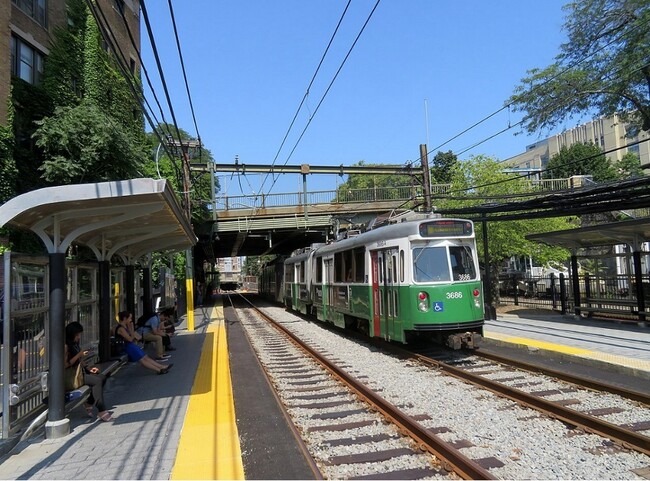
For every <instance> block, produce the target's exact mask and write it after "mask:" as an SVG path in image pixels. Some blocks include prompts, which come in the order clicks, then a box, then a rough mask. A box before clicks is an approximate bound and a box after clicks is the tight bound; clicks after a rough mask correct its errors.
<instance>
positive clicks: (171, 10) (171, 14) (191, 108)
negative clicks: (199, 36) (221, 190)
mask: <svg viewBox="0 0 650 481" xmlns="http://www.w3.org/2000/svg"><path fill="white" fill-rule="evenodd" d="M167 3H168V4H169V14H170V16H171V19H172V25H173V27H174V37H175V38H176V47H177V48H178V58H179V59H180V61H181V69H182V71H183V80H184V81H185V90H186V91H187V98H188V100H189V102H190V111H191V112H192V120H193V121H194V128H195V129H196V138H197V140H198V141H199V144H200V143H201V134H200V133H199V126H198V125H197V123H196V115H194V104H193V103H192V95H191V94H190V85H189V83H188V82H187V74H186V72H185V61H184V60H183V52H182V50H181V42H180V40H179V38H178V30H177V29H176V18H175V17H174V8H173V6H172V0H167ZM179 140H180V139H179ZM199 155H201V151H200V150H199Z"/></svg>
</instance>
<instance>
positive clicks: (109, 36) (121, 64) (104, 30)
mask: <svg viewBox="0 0 650 481" xmlns="http://www.w3.org/2000/svg"><path fill="white" fill-rule="evenodd" d="M86 4H87V6H88V8H89V10H90V12H91V14H92V15H93V18H94V19H95V22H96V23H97V27H98V28H99V31H100V34H101V35H102V37H103V38H104V40H105V41H106V43H107V44H108V46H109V48H110V49H111V50H112V51H113V52H114V53H115V54H116V56H115V61H116V64H117V66H118V68H119V69H120V71H121V72H122V75H123V76H124V78H125V80H126V82H127V85H128V87H129V89H130V90H131V93H132V94H133V96H134V98H135V100H136V102H137V103H138V105H139V106H140V109H141V111H142V113H143V115H144V116H145V118H146V119H147V121H148V122H149V125H150V126H151V127H152V129H153V130H154V133H155V135H156V136H157V137H158V139H159V140H160V142H161V144H162V145H163V147H164V148H165V152H166V153H167V155H168V156H169V157H170V159H173V156H172V155H171V153H170V152H169V150H168V147H167V145H166V143H165V142H164V141H163V139H162V138H161V137H160V134H159V132H158V131H157V130H156V124H155V123H154V121H153V120H152V118H151V117H152V115H153V116H154V118H155V115H154V114H153V111H152V112H151V114H150V113H149V112H148V111H147V109H146V108H145V106H144V103H146V105H148V106H149V107H150V105H149V104H148V102H146V98H145V97H144V94H143V93H142V91H141V89H140V88H139V86H138V83H137V82H136V81H135V79H134V76H133V75H132V73H131V72H130V70H129V68H128V66H127V65H126V57H125V56H124V53H123V52H122V50H121V49H120V48H119V44H118V43H117V42H116V41H114V40H115V34H114V32H113V31H112V28H111V26H110V24H109V23H108V22H107V21H106V17H105V15H104V13H103V10H102V9H101V6H100V5H99V4H98V3H94V2H93V1H92V0H86ZM98 12H99V14H98ZM100 16H101V17H102V18H103V19H104V22H103V23H102V21H101V20H100ZM118 52H119V53H120V55H121V57H122V61H120V58H119V57H118V56H117V53H118ZM156 123H157V119H156ZM173 165H174V167H177V166H176V165H175V164H173Z"/></svg>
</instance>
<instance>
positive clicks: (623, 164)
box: [614, 152, 643, 179]
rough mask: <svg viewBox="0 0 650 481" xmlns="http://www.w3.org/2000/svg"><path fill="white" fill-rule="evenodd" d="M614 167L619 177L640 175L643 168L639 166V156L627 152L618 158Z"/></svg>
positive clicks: (625, 177) (626, 177)
mask: <svg viewBox="0 0 650 481" xmlns="http://www.w3.org/2000/svg"><path fill="white" fill-rule="evenodd" d="M614 168H615V169H616V172H617V174H618V178H619V179H628V178H630V177H640V176H642V175H643V169H642V168H641V159H639V156H638V155H636V154H634V153H632V152H627V153H626V154H625V155H624V156H623V157H622V158H621V160H619V161H618V162H617V163H616V164H615V166H614Z"/></svg>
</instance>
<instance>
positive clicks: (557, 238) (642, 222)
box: [526, 218, 650, 249]
mask: <svg viewBox="0 0 650 481" xmlns="http://www.w3.org/2000/svg"><path fill="white" fill-rule="evenodd" d="M526 239H528V240H532V241H537V242H543V243H544V244H548V245H553V246H561V247H566V248H567V249H579V248H587V247H600V246H612V245H618V244H628V245H630V246H632V247H638V245H639V244H640V243H642V242H646V241H650V219H647V218H646V219H635V220H626V221H621V222H612V223H609V224H600V225H593V226H588V227H580V228H578V229H568V230H559V231H554V232H545V233H543V234H530V235H527V236H526Z"/></svg>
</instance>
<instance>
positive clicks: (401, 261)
mask: <svg viewBox="0 0 650 481" xmlns="http://www.w3.org/2000/svg"><path fill="white" fill-rule="evenodd" d="M399 281H400V282H404V249H400V251H399Z"/></svg>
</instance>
